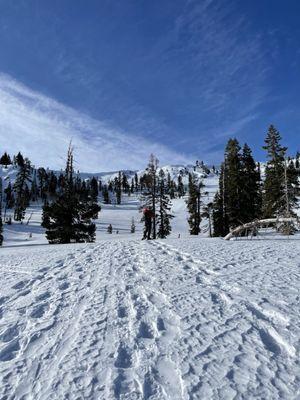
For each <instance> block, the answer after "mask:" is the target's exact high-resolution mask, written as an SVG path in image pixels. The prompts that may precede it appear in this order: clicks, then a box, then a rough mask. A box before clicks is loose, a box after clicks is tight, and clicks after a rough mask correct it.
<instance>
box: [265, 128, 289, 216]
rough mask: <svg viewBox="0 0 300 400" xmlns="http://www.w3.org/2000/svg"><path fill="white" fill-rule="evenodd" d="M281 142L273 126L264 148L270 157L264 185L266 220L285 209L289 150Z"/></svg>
mask: <svg viewBox="0 0 300 400" xmlns="http://www.w3.org/2000/svg"><path fill="white" fill-rule="evenodd" d="M280 141H281V136H280V133H279V132H278V131H277V129H276V128H275V127H274V126H273V125H271V126H270V127H269V130H268V133H267V137H266V139H265V146H263V149H265V150H266V151H267V157H268V161H267V164H266V169H265V180H264V185H263V216H264V217H265V218H271V217H275V216H277V215H279V214H281V213H282V212H283V210H284V208H285V184H284V162H285V161H284V157H285V152H286V150H287V149H286V147H283V146H282V145H281V144H280Z"/></svg>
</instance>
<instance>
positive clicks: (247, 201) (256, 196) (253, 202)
mask: <svg viewBox="0 0 300 400" xmlns="http://www.w3.org/2000/svg"><path fill="white" fill-rule="evenodd" d="M241 167H242V174H241V202H240V203H241V214H240V219H241V221H242V222H243V223H246V222H251V221H254V220H255V219H257V218H259V217H260V216H261V207H262V183H261V176H260V169H259V167H258V166H257V165H256V163H255V161H254V159H253V157H252V151H251V149H250V147H249V146H248V145H247V144H245V145H244V147H243V152H242V155H241Z"/></svg>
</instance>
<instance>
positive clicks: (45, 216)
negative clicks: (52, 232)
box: [41, 200, 51, 229]
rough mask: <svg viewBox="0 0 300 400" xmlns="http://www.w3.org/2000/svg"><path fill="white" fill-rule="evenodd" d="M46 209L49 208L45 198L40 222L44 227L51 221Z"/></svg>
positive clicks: (46, 227) (48, 225) (47, 227)
mask: <svg viewBox="0 0 300 400" xmlns="http://www.w3.org/2000/svg"><path fill="white" fill-rule="evenodd" d="M48 210H49V203H48V201H47V200H45V202H44V207H43V210H42V223H41V226H42V227H43V228H45V229H49V228H50V222H51V221H50V215H49V212H48Z"/></svg>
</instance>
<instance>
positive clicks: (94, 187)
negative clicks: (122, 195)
mask: <svg viewBox="0 0 300 400" xmlns="http://www.w3.org/2000/svg"><path fill="white" fill-rule="evenodd" d="M98 194H99V189H98V181H97V179H96V178H95V177H94V176H93V178H92V179H91V182H90V195H91V197H92V199H93V201H95V202H96V201H97V200H98Z"/></svg>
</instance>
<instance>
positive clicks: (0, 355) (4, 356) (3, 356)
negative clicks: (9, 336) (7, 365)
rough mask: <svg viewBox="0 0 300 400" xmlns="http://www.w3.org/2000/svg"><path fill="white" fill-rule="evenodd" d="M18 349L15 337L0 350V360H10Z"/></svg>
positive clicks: (18, 344) (17, 341)
mask: <svg viewBox="0 0 300 400" xmlns="http://www.w3.org/2000/svg"><path fill="white" fill-rule="evenodd" d="M19 350H20V343H19V340H18V339H16V340H14V341H12V342H10V343H9V344H8V345H7V346H6V347H4V348H3V349H2V350H1V351H0V361H10V360H13V359H14V358H15V357H16V355H17V352H18V351H19Z"/></svg>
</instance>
